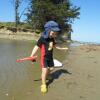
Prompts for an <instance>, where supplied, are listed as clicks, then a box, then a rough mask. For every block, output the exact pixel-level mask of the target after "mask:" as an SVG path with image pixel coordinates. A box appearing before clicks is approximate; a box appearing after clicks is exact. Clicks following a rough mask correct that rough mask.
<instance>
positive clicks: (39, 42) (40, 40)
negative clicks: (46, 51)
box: [37, 37, 43, 47]
mask: <svg viewBox="0 0 100 100" xmlns="http://www.w3.org/2000/svg"><path fill="white" fill-rule="evenodd" d="M42 43H43V38H42V37H40V38H39V40H38V41H37V46H38V47H40V46H41V44H42Z"/></svg>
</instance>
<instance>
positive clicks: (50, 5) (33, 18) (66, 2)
mask: <svg viewBox="0 0 100 100" xmlns="http://www.w3.org/2000/svg"><path fill="white" fill-rule="evenodd" d="M22 2H28V6H27V7H25V9H24V10H23V11H22V12H20V10H19V8H20V6H21V5H22ZM13 3H14V8H15V23H16V27H18V25H20V23H21V22H20V19H21V16H22V15H24V16H26V20H25V23H27V25H29V27H31V28H32V29H34V30H40V31H42V30H43V25H44V24H45V22H47V21H49V20H54V21H56V22H58V23H59V25H60V27H61V29H62V30H63V31H65V32H67V33H70V34H69V38H71V36H70V35H71V31H72V23H73V22H74V21H75V20H76V19H77V18H79V15H80V7H77V6H74V5H73V4H72V3H71V1H70V0H13Z"/></svg>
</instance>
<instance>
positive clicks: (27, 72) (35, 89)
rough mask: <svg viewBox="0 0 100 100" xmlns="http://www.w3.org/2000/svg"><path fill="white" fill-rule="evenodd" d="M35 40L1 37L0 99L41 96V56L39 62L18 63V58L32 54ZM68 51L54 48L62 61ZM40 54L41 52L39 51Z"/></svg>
mask: <svg viewBox="0 0 100 100" xmlns="http://www.w3.org/2000/svg"><path fill="white" fill-rule="evenodd" d="M33 46H34V43H33V42H27V41H16V40H3V39H0V100H37V98H39V96H40V94H41V93H40V84H41V81H40V75H41V69H40V67H39V57H38V59H37V62H35V63H32V62H30V61H26V62H23V63H17V62H16V59H18V58H22V57H26V56H29V55H30V54H31V51H32V48H33ZM66 53H67V52H66V51H63V52H62V51H59V50H58V51H56V50H54V56H55V58H57V59H58V60H60V61H63V60H64V59H65V57H66ZM38 56H39V52H38Z"/></svg>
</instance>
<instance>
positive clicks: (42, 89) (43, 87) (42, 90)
mask: <svg viewBox="0 0 100 100" xmlns="http://www.w3.org/2000/svg"><path fill="white" fill-rule="evenodd" d="M47 74H48V68H42V75H41V78H42V85H41V92H43V93H46V92H47V86H46V77H47Z"/></svg>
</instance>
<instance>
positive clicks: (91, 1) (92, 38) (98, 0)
mask: <svg viewBox="0 0 100 100" xmlns="http://www.w3.org/2000/svg"><path fill="white" fill-rule="evenodd" d="M11 1H13V0H1V1H0V22H13V21H14V20H15V19H14V6H13V3H12V2H11ZM70 1H71V3H72V4H73V5H74V6H77V7H81V9H80V16H79V17H80V19H76V20H75V21H74V23H73V24H72V28H73V32H72V40H76V41H82V42H96V43H100V28H99V27H100V0H70ZM27 4H28V3H27V2H24V3H23V4H22V5H25V6H27ZM24 8H25V7H24V6H23V7H22V8H20V10H21V11H23V9H24ZM24 19H25V17H24V16H23V17H22V20H24Z"/></svg>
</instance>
